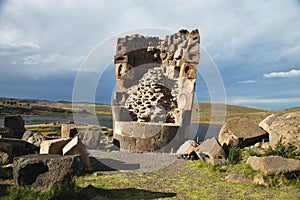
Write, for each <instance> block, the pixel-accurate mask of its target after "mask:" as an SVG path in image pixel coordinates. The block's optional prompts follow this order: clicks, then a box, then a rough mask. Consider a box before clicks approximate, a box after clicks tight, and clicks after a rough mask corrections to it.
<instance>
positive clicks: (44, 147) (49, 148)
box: [40, 138, 71, 155]
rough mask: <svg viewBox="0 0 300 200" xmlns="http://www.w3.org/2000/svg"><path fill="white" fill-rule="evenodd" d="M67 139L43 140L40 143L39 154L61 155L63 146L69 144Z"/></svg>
mask: <svg viewBox="0 0 300 200" xmlns="http://www.w3.org/2000/svg"><path fill="white" fill-rule="evenodd" d="M70 140H71V139H69V138H60V139H55V140H44V141H42V143H41V148H40V154H60V155H62V154H63V150H62V149H63V148H64V146H65V145H66V144H67V143H68V142H70Z"/></svg>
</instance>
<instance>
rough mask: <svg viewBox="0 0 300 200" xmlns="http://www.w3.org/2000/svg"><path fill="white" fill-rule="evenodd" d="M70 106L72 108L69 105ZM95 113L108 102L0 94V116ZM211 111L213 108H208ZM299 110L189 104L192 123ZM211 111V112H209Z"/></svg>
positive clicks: (105, 112) (105, 111)
mask: <svg viewBox="0 0 300 200" xmlns="http://www.w3.org/2000/svg"><path fill="white" fill-rule="evenodd" d="M72 106H74V108H72ZM94 106H95V110H96V114H97V115H111V106H110V105H103V104H95V105H94V104H91V103H75V104H74V105H73V104H72V102H68V101H58V102H51V101H46V100H36V99H35V100H29V99H13V98H0V116H5V115H12V114H19V115H44V116H53V115H71V114H72V113H73V111H75V112H77V113H81V114H88V113H91V112H92V111H93V109H94ZM212 111H213V112H212ZM296 111H300V107H295V108H289V109H285V110H282V111H272V110H265V109H260V108H253V107H247V106H237V105H228V104H227V105H225V104H219V103H216V104H211V103H209V102H198V103H195V104H194V106H193V112H192V114H193V115H192V122H193V123H206V124H208V123H210V124H222V123H224V120H225V119H227V118H231V117H236V116H239V117H246V118H249V119H250V120H252V121H253V122H255V123H259V122H260V121H261V120H263V119H264V118H265V117H267V116H268V115H270V114H284V113H287V112H296ZM212 113H213V116H212Z"/></svg>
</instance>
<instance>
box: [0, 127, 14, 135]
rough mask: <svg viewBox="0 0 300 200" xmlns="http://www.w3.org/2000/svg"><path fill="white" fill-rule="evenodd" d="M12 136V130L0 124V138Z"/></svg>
mask: <svg viewBox="0 0 300 200" xmlns="http://www.w3.org/2000/svg"><path fill="white" fill-rule="evenodd" d="M13 137H14V130H12V129H10V128H7V127H4V126H0V138H13Z"/></svg>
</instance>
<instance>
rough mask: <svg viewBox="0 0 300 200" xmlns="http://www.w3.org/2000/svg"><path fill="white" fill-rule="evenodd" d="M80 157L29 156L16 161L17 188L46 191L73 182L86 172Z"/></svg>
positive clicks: (17, 158)
mask: <svg viewBox="0 0 300 200" xmlns="http://www.w3.org/2000/svg"><path fill="white" fill-rule="evenodd" d="M84 169H85V168H84V163H83V161H82V159H81V157H80V156H76V155H73V156H61V155H50V154H46V155H39V154H36V155H27V156H20V157H16V158H15V159H14V164H13V178H14V182H15V183H16V184H17V186H24V187H29V188H32V189H39V190H46V189H50V188H51V187H53V186H54V185H57V184H60V183H63V182H65V181H71V177H72V176H73V175H76V174H80V173H81V172H83V170H84Z"/></svg>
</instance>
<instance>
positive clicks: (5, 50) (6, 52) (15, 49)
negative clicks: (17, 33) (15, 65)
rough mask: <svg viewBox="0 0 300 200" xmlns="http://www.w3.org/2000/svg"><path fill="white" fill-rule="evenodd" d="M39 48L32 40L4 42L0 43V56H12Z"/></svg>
mask: <svg viewBox="0 0 300 200" xmlns="http://www.w3.org/2000/svg"><path fill="white" fill-rule="evenodd" d="M38 50H40V46H39V45H38V44H37V43H34V42H26V41H23V42H16V41H13V42H5V41H2V42H1V43H0V56H14V55H19V54H27V53H31V52H36V51H38Z"/></svg>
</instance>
